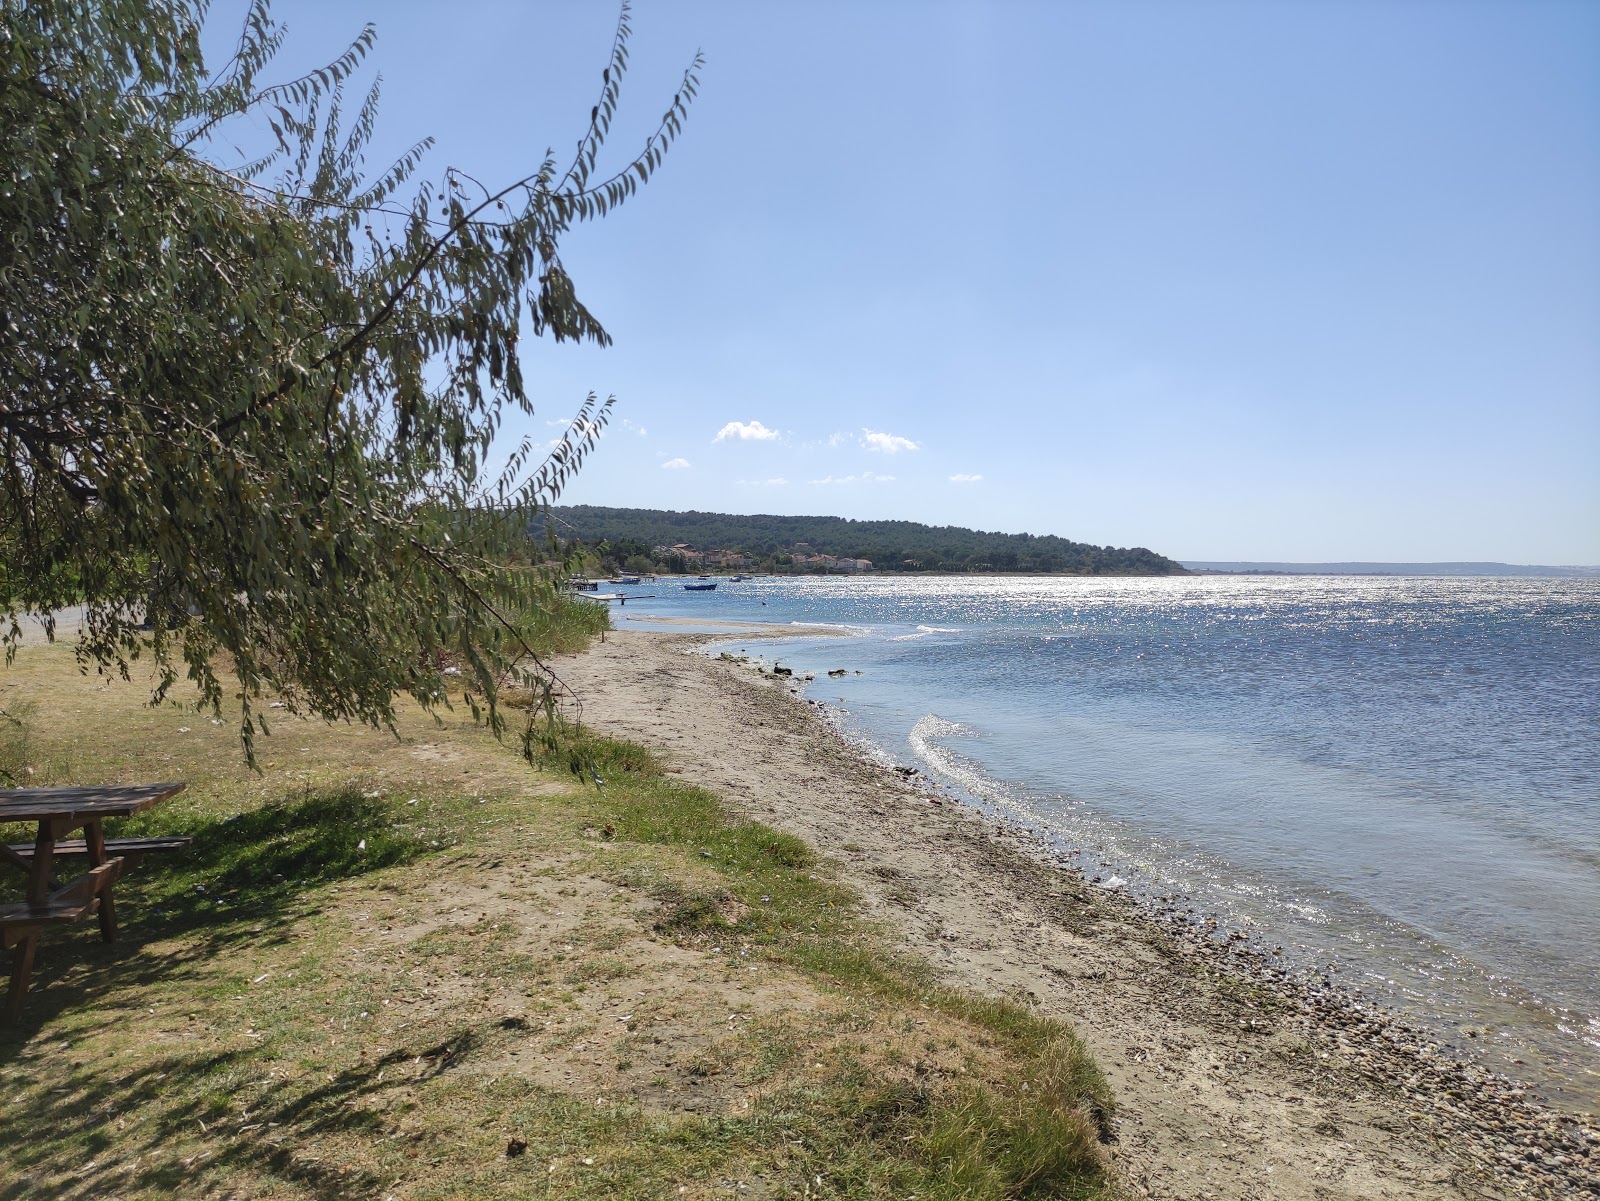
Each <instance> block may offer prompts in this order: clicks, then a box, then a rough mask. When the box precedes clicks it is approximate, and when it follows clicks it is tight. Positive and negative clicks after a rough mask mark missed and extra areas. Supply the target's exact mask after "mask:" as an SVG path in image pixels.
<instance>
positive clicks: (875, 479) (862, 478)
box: [811, 471, 894, 484]
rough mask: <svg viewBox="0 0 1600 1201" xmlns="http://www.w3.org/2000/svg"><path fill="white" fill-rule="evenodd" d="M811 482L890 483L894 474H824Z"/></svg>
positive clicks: (866, 472)
mask: <svg viewBox="0 0 1600 1201" xmlns="http://www.w3.org/2000/svg"><path fill="white" fill-rule="evenodd" d="M811 482H812V483H813V484H892V483H894V476H892V475H879V474H878V473H877V472H876V471H863V472H862V473H861V474H860V475H825V476H823V477H822V478H821V479H820V480H812V481H811Z"/></svg>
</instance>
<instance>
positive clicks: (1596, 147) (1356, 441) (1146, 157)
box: [213, 0, 1600, 564]
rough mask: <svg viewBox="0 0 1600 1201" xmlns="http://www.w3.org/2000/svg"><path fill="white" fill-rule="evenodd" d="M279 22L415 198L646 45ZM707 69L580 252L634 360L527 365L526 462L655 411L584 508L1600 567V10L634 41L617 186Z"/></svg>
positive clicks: (225, 6) (697, 19)
mask: <svg viewBox="0 0 1600 1201" xmlns="http://www.w3.org/2000/svg"><path fill="white" fill-rule="evenodd" d="M239 7H241V6H240V5H238V4H230V3H228V2H226V0H217V2H216V3H215V4H214V7H213V19H214V21H215V22H216V27H217V28H218V29H220V28H221V27H222V26H224V25H226V24H227V23H228V22H229V21H230V20H231V19H232V16H233V12H234V10H235V9H237V8H239ZM273 14H274V16H276V17H277V18H278V19H279V20H280V21H281V22H283V23H284V24H286V25H287V26H288V40H287V45H286V48H285V50H284V52H283V54H282V56H281V59H280V67H281V69H282V73H284V74H287V73H289V72H290V71H291V70H293V69H294V68H297V67H299V66H301V65H304V64H306V63H309V62H311V61H312V60H313V59H322V60H327V59H331V58H332V57H333V56H334V55H335V54H336V53H337V52H338V51H339V50H340V49H341V48H342V47H343V45H344V44H345V43H346V42H348V40H349V39H350V38H351V37H353V36H354V35H355V34H356V33H357V32H358V31H359V29H360V27H361V26H362V24H363V23H364V22H366V21H368V20H371V21H373V22H375V23H376V25H377V28H378V44H377V48H376V51H375V53H374V55H373V56H372V58H371V60H370V64H371V66H370V70H374V71H381V73H382V76H383V104H382V108H381V110H380V117H379V132H378V137H377V139H376V142H375V152H374V155H373V159H374V165H375V166H376V165H378V164H377V162H376V160H377V159H378V158H380V157H383V156H385V155H389V156H392V155H395V154H398V153H399V152H400V151H401V150H402V149H403V148H404V147H405V146H408V145H409V144H410V143H412V142H413V141H415V140H416V139H417V138H419V137H421V136H424V135H432V136H433V137H434V138H436V139H437V145H436V147H435V149H434V150H433V151H432V153H431V154H430V155H429V157H428V159H427V160H426V163H427V170H428V172H429V173H430V174H431V175H433V176H434V177H437V176H438V175H439V174H441V173H442V171H443V169H444V168H445V167H446V166H455V167H459V168H462V169H464V170H467V171H469V172H471V173H472V174H473V175H474V176H475V177H477V178H478V179H480V180H483V181H485V182H488V183H492V182H493V181H502V182H508V181H510V180H512V179H515V178H518V177H520V176H522V175H524V174H527V173H528V172H529V171H530V170H531V169H532V168H533V167H534V166H535V165H536V164H537V163H538V161H539V160H540V158H541V157H542V156H543V154H544V152H545V151H546V150H547V149H549V148H555V149H556V150H558V151H561V152H568V153H570V148H571V147H572V146H573V145H574V144H575V143H576V141H577V139H578V137H579V136H580V135H581V134H582V132H583V130H584V127H585V125H586V122H587V117H588V112H589V108H590V106H591V105H592V104H593V103H594V99H595V96H596V93H597V90H598V87H599V75H600V71H601V69H602V68H603V67H604V66H605V65H606V60H607V55H608V52H609V49H610V44H611V39H612V35H613V31H614V23H615V15H616V8H615V7H614V6H613V5H611V4H608V3H603V2H600V0H583V2H578V0H568V2H562V3H535V2H523V0H502V2H499V3H493V2H489V0H454V2H453V3H451V4H449V5H441V4H437V3H429V2H423V0H412V2H407V0H277V2H276V3H275V4H274V5H273ZM697 49H698V50H701V51H703V52H704V54H705V59H706V62H705V66H704V68H703V70H702V71H701V85H700V95H699V99H698V100H697V101H696V102H695V103H694V105H693V107H692V109H691V111H690V115H689V120H688V124H687V127H686V129H685V130H684V133H683V136H682V138H681V140H680V141H679V142H678V144H677V146H676V147H675V148H674V150H673V151H672V153H671V154H670V155H669V157H668V160H667V162H666V164H665V165H664V167H663V168H662V170H661V171H660V172H659V173H658V174H657V175H656V176H655V178H654V179H653V180H652V181H651V183H650V184H649V186H648V187H646V188H645V189H643V190H642V191H641V192H640V194H639V195H638V196H636V197H635V198H634V199H633V200H632V201H631V202H630V203H629V204H627V205H626V206H624V207H623V208H622V209H620V210H617V211H615V212H613V213H612V214H611V215H609V216H608V217H607V218H606V219H605V220H603V221H601V222H598V223H596V224H594V225H591V226H585V227H582V228H580V229H578V230H576V231H574V233H573V235H572V236H571V237H570V239H569V240H568V242H567V243H566V245H565V247H564V249H563V258H564V260H565V262H566V263H567V266H568V267H569V269H570V270H571V272H572V274H573V276H574V278H575V280H576V282H577V285H578V289H579V293H580V295H581V296H582V297H583V298H584V300H585V301H586V303H587V304H588V305H589V307H590V308H591V309H592V310H593V311H594V312H595V313H596V314H597V315H598V316H599V317H600V319H601V321H602V322H603V323H604V324H605V326H606V328H607V329H608V330H609V331H610V333H611V334H612V335H613V337H614V338H615V344H614V345H613V346H611V347H610V348H606V349H600V348H597V347H574V346H567V345H563V346H556V345H554V344H553V343H552V344H548V345H544V346H529V347H527V348H526V351H525V353H526V358H525V362H524V365H525V370H527V372H528V374H529V377H530V380H531V383H532V391H533V393H534V395H535V401H536V404H537V406H538V412H537V414H536V415H535V416H534V417H533V418H532V419H528V420H524V419H521V418H519V419H518V421H516V422H513V423H512V432H514V433H516V434H519V435H520V434H522V433H528V434H531V435H533V436H535V437H538V438H541V439H545V438H549V437H551V436H553V435H555V434H556V433H558V432H559V427H560V425H562V424H564V419H565V418H567V417H569V416H570V415H571V414H572V413H573V412H574V411H575V410H576V409H577V406H578V404H579V403H580V402H581V401H582V399H583V397H584V395H585V394H587V393H588V392H590V391H594V392H597V393H599V394H600V395H601V396H606V395H614V396H616V398H617V404H616V408H615V410H614V418H613V422H612V425H611V427H610V429H609V430H608V432H607V433H606V435H605V437H604V438H603V439H602V441H601V444H600V447H599V449H598V450H597V452H596V454H595V455H594V457H593V458H591V459H590V461H589V462H588V463H587V464H586V465H585V466H584V468H583V470H582V472H581V473H580V474H579V476H578V477H577V478H576V479H575V480H574V481H573V483H572V484H571V485H570V486H569V487H568V489H567V491H566V493H565V494H564V495H563V497H562V498H561V499H562V501H563V502H566V503H584V504H604V505H627V506H641V507H650V508H664V509H702V510H717V511H723V512H735V513H787V514H836V515H840V516H845V517H855V518H901V519H908V520H914V521H924V522H929V523H933V524H954V525H962V526H970V527H975V528H979V529H989V530H1005V531H1012V532H1016V531H1024V530H1026V531H1028V532H1032V533H1038V534H1044V533H1049V534H1059V535H1062V536H1065V537H1068V538H1073V539H1076V540H1079V541H1085V542H1092V543H1096V544H1112V545H1119V546H1123V545H1137V546H1147V547H1150V548H1151V549H1153V550H1156V551H1159V552H1161V553H1163V554H1167V555H1170V556H1172V557H1174V558H1178V559H1227V560H1251V559H1255V560H1286V561H1324V560H1346V559H1362V560H1404V561H1444V560H1499V561H1507V562H1518V563H1584V564H1595V563H1600V5H1596V4H1593V3H1589V2H1587V0H1578V2H1573V3H1556V2H1550V0H1515V2H1511V0H1504V2H1497V3H1474V2H1471V0H1457V2H1451V3H1445V2H1442V0H1429V2H1406V0H1387V2H1384V3H1377V2H1362V0H1347V2H1343V3H1317V2H1305V3H1294V4H1286V3H1253V2H1229V3H1218V2H1209V0H1183V2H1175V3H1159V2H1151V0H1124V2H1118V3H1109V2H1107V3H1070V2H1064V0H1056V2H1051V3H1041V4H1031V3H1022V2H1020V0H1018V2H1001V0H991V2H988V3H948V4H947V3H938V2H936V0H914V2H912V0H908V2H903V3H902V2H893V0H851V2H848V3H828V2H825V0H790V2H780V0H760V2H755V0H637V3H636V6H635V8H634V10H633V40H632V43H631V51H632V61H631V69H630V71H629V74H628V76H627V79H626V82H625V83H624V86H623V91H622V113H621V116H620V118H619V120H618V122H617V124H616V125H615V126H614V128H613V131H612V137H611V140H610V143H609V146H608V151H607V154H608V158H609V161H610V162H612V163H614V164H618V165H620V164H622V163H625V162H626V161H627V160H628V158H630V157H631V156H632V155H633V154H634V153H635V152H636V151H637V149H638V147H639V146H640V145H641V144H642V142H643V139H644V137H645V136H646V134H647V133H648V131H649V130H650V129H651V128H653V127H654V125H655V123H656V121H657V120H659V118H660V115H661V113H662V111H663V110H664V108H665V107H666V102H667V100H668V99H669V98H670V96H671V95H672V93H673V91H674V90H675V89H676V87H677V82H678V79H679V77H680V76H681V73H682V71H683V70H684V68H685V67H686V66H687V65H688V64H689V61H690V60H691V58H692V57H693V55H694V53H695V52H696V50H697ZM604 161H607V160H603V163H604ZM551 423H554V424H551Z"/></svg>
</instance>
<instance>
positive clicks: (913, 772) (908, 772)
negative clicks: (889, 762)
mask: <svg viewBox="0 0 1600 1201" xmlns="http://www.w3.org/2000/svg"><path fill="white" fill-rule="evenodd" d="M895 771H897V772H899V773H900V774H901V775H902V776H904V777H905V778H906V779H908V780H909V779H910V778H911V777H912V776H918V775H921V774H922V773H921V772H919V771H918V770H917V769H916V768H914V767H897V768H895Z"/></svg>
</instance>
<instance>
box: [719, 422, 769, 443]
mask: <svg viewBox="0 0 1600 1201" xmlns="http://www.w3.org/2000/svg"><path fill="white" fill-rule="evenodd" d="M777 436H778V431H777V430H769V429H768V428H767V427H766V426H764V425H762V424H761V423H760V422H759V421H750V422H744V421H730V422H728V424H727V425H725V426H723V427H722V428H721V429H720V430H718V431H717V436H716V437H715V438H713V439H711V440H712V441H713V442H729V441H733V442H770V441H772V439H774V438H776V437H777Z"/></svg>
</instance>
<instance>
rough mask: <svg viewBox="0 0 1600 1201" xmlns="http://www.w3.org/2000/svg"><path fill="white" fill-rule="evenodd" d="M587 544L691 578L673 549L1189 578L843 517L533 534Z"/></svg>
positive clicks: (629, 523)
mask: <svg viewBox="0 0 1600 1201" xmlns="http://www.w3.org/2000/svg"><path fill="white" fill-rule="evenodd" d="M547 531H548V532H553V533H554V534H555V535H556V536H557V537H558V538H559V539H560V540H561V541H563V542H571V541H574V540H576V541H579V542H581V543H583V544H584V545H585V546H587V547H589V548H591V549H593V550H594V551H596V552H597V554H598V558H599V559H600V562H601V565H602V566H604V567H605V568H607V569H627V570H631V571H648V570H655V571H684V570H687V569H688V568H690V567H693V566H697V565H701V564H703V562H704V560H703V559H701V558H698V557H696V555H686V554H684V553H683V552H682V551H676V552H675V551H673V550H672V548H673V547H674V546H676V545H678V544H685V545H687V546H688V547H689V548H691V549H692V550H693V551H694V552H698V554H699V555H705V554H707V553H709V552H718V551H727V552H733V553H734V554H737V555H743V556H748V557H749V559H750V561H751V562H750V564H749V565H750V566H752V567H756V568H760V569H762V570H766V571H776V572H779V573H788V572H794V573H803V572H820V571H827V570H830V569H831V568H830V566H829V564H827V563H826V562H825V561H820V562H819V561H818V560H819V557H835V558H839V559H853V560H859V559H866V560H870V561H871V563H872V569H873V570H877V571H897V572H925V571H940V572H948V571H973V572H979V571H983V572H989V571H993V572H1012V571H1015V572H1059V573H1063V574H1069V575H1182V574H1184V573H1185V569H1184V567H1183V565H1182V564H1180V563H1177V562H1175V561H1174V560H1172V559H1169V558H1167V557H1166V556H1165V555H1158V554H1156V553H1155V552H1154V551H1151V550H1147V549H1145V548H1144V547H1142V546H1136V547H1116V546H1093V545H1090V544H1089V543H1085V542H1073V541H1071V540H1069V539H1066V538H1059V537H1056V536H1055V535H1053V534H1044V535H1035V534H1002V533H989V532H985V531H982V530H969V529H964V528H962V527H960V526H931V525H923V524H922V523H920V522H915V521H856V520H853V519H850V518H845V517H780V516H773V515H766V514H758V515H753V516H741V515H736V514H730V513H701V512H693V511H691V512H686V513H677V512H671V511H668V510H663V509H621V508H610V507H606V506H601V505H560V506H555V507H553V508H551V510H550V511H549V521H548V524H547V522H546V520H545V517H544V515H541V516H540V518H539V519H538V521H537V522H536V524H535V532H536V533H539V534H541V535H542V534H545V533H546V532H547Z"/></svg>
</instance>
